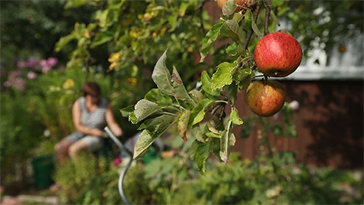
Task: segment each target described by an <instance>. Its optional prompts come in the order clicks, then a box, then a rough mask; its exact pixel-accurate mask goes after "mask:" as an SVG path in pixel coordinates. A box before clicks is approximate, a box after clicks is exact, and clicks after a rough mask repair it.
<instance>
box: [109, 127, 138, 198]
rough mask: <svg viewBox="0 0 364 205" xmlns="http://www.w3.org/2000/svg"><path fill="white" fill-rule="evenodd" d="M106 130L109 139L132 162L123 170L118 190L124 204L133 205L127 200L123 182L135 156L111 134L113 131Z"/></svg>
mask: <svg viewBox="0 0 364 205" xmlns="http://www.w3.org/2000/svg"><path fill="white" fill-rule="evenodd" d="M104 130H105V131H106V133H107V134H108V135H109V137H110V138H111V139H112V140H113V141H114V142H115V144H116V145H117V146H118V147H119V149H120V151H121V152H122V151H124V152H126V153H127V154H128V155H129V157H130V160H129V162H128V164H127V165H126V166H125V167H124V169H123V170H121V172H120V177H119V183H118V188H119V194H120V196H121V199H122V200H123V201H124V203H125V204H126V205H131V203H130V202H129V201H128V199H127V198H126V195H125V193H124V187H123V181H124V177H125V175H126V172H127V171H128V169H129V167H130V165H131V163H132V162H133V155H132V153H131V152H130V151H129V150H128V149H126V147H125V146H124V145H123V144H122V143H121V142H120V141H119V140H118V139H117V138H116V137H115V136H114V134H113V133H112V132H111V130H110V129H109V128H108V127H105V128H104Z"/></svg>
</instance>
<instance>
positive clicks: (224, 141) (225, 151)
mask: <svg viewBox="0 0 364 205" xmlns="http://www.w3.org/2000/svg"><path fill="white" fill-rule="evenodd" d="M231 125H232V122H231V121H229V122H228V124H227V126H226V127H225V131H224V134H223V136H222V138H221V139H220V158H221V160H222V161H223V162H225V163H227V162H228V160H229V138H230V136H231Z"/></svg>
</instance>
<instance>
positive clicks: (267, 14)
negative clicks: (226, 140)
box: [264, 0, 272, 35]
mask: <svg viewBox="0 0 364 205" xmlns="http://www.w3.org/2000/svg"><path fill="white" fill-rule="evenodd" d="M265 2H266V8H265V19H264V35H267V34H269V30H268V25H269V19H270V11H271V10H272V2H271V1H270V0H265Z"/></svg>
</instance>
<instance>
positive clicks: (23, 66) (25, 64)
mask: <svg viewBox="0 0 364 205" xmlns="http://www.w3.org/2000/svg"><path fill="white" fill-rule="evenodd" d="M16 66H17V67H18V68H25V67H27V63H26V62H25V61H17V62H16Z"/></svg>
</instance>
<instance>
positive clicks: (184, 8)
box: [178, 2, 190, 17]
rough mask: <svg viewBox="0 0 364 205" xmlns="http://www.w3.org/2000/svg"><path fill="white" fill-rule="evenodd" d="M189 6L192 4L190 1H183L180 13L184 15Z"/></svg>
mask: <svg viewBox="0 0 364 205" xmlns="http://www.w3.org/2000/svg"><path fill="white" fill-rule="evenodd" d="M189 6H190V4H189V3H186V2H182V4H181V6H180V7H179V10H178V14H179V15H180V16H182V17H183V16H184V15H185V13H186V10H187V9H188V7H189Z"/></svg>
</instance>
